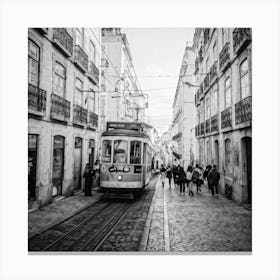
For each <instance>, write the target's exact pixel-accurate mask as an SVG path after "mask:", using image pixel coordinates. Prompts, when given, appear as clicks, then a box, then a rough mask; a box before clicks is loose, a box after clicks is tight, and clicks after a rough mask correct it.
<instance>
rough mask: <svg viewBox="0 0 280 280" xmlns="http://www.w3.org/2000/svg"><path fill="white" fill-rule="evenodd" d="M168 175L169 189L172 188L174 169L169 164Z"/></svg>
mask: <svg viewBox="0 0 280 280" xmlns="http://www.w3.org/2000/svg"><path fill="white" fill-rule="evenodd" d="M166 177H167V178H168V183H169V189H171V179H172V170H171V167H170V166H169V165H168V166H167V170H166Z"/></svg>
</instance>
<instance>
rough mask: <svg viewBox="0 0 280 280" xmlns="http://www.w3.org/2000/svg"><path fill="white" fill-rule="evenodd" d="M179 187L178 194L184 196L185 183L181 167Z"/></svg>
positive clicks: (184, 174) (184, 175)
mask: <svg viewBox="0 0 280 280" xmlns="http://www.w3.org/2000/svg"><path fill="white" fill-rule="evenodd" d="M178 173H179V174H178V175H179V185H180V194H185V182H186V173H185V171H184V168H183V167H179V170H178Z"/></svg>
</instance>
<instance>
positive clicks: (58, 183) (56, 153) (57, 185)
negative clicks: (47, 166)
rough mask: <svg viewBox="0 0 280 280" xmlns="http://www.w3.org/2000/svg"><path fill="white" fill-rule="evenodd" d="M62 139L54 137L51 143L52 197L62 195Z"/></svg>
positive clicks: (61, 137)
mask: <svg viewBox="0 0 280 280" xmlns="http://www.w3.org/2000/svg"><path fill="white" fill-rule="evenodd" d="M63 169H64V137H63V136H59V135H57V136H54V143H53V175H52V185H53V189H52V194H53V196H56V195H61V194H62V182H63V176H64V174H63V173H64V172H63Z"/></svg>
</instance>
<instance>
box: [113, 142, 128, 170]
mask: <svg viewBox="0 0 280 280" xmlns="http://www.w3.org/2000/svg"><path fill="white" fill-rule="evenodd" d="M118 141H122V142H125V143H126V161H125V162H124V163H120V162H115V143H116V142H118ZM112 147H113V148H112V149H113V151H112V155H113V157H112V158H113V163H114V164H124V165H126V164H128V159H129V153H128V149H129V141H128V140H124V139H114V140H113V145H112Z"/></svg>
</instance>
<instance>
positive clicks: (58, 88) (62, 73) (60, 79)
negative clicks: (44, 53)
mask: <svg viewBox="0 0 280 280" xmlns="http://www.w3.org/2000/svg"><path fill="white" fill-rule="evenodd" d="M65 82H66V70H65V68H64V67H63V66H62V65H61V64H60V63H58V62H55V68H54V84H53V92H54V93H55V94H56V95H58V96H61V97H64V94H65Z"/></svg>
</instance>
